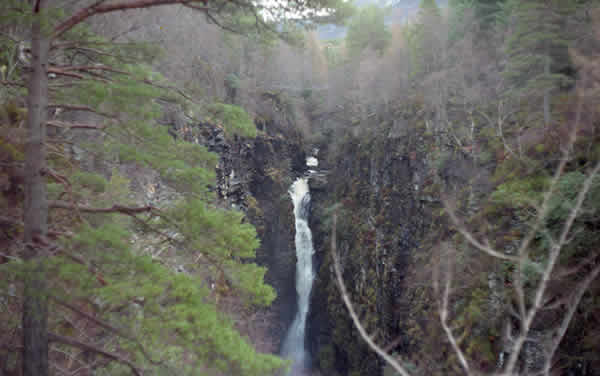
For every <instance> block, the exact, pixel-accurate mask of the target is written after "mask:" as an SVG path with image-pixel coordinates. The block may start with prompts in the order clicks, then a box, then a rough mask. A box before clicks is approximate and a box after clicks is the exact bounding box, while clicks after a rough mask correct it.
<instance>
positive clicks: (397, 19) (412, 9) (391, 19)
mask: <svg viewBox="0 0 600 376" xmlns="http://www.w3.org/2000/svg"><path fill="white" fill-rule="evenodd" d="M436 1H437V3H438V5H439V6H440V7H446V6H447V5H448V0H436ZM420 2H421V0H356V1H355V4H356V5H357V6H358V7H362V6H365V5H369V4H377V5H380V6H386V5H391V7H392V12H390V14H389V16H388V17H387V18H386V23H387V24H388V25H392V24H399V23H404V22H406V21H408V20H409V19H410V18H412V17H414V16H415V15H416V14H417V12H418V11H419V3H420ZM317 34H318V35H319V38H320V39H322V40H331V39H340V38H343V37H345V36H346V27H345V26H337V25H323V26H320V27H318V28H317Z"/></svg>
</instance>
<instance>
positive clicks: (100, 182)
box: [72, 171, 108, 193]
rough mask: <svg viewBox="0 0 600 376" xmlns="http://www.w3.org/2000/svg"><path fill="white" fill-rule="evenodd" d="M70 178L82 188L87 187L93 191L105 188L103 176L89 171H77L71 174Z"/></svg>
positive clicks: (106, 183) (102, 190) (96, 191)
mask: <svg viewBox="0 0 600 376" xmlns="http://www.w3.org/2000/svg"><path fill="white" fill-rule="evenodd" d="M72 180H73V181H74V182H76V184H78V185H79V186H81V187H82V188H83V187H85V188H88V189H89V190H90V191H92V192H93V193H102V192H104V191H105V190H106V186H107V185H108V182H107V181H106V179H105V178H104V176H102V175H100V174H95V173H91V172H84V171H78V172H76V173H75V174H73V176H72Z"/></svg>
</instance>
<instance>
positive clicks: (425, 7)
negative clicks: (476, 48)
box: [405, 0, 444, 75]
mask: <svg viewBox="0 0 600 376" xmlns="http://www.w3.org/2000/svg"><path fill="white" fill-rule="evenodd" d="M417 17H418V18H417V21H416V22H415V23H414V24H412V25H410V26H409V27H408V28H407V29H406V32H405V37H406V39H407V41H408V45H409V48H410V52H411V62H412V65H413V74H415V75H422V74H428V73H431V72H434V71H435V70H436V69H437V68H438V67H439V65H440V63H441V60H442V55H441V53H442V47H443V43H444V40H443V36H442V33H441V32H440V27H441V26H442V24H443V19H442V16H441V11H440V8H439V7H438V5H437V3H436V2H435V0H421V2H420V4H419V13H418V16H417Z"/></svg>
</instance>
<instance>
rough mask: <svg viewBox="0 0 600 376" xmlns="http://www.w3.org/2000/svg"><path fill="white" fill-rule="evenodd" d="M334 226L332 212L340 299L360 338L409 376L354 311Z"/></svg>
mask: <svg viewBox="0 0 600 376" xmlns="http://www.w3.org/2000/svg"><path fill="white" fill-rule="evenodd" d="M336 227H337V214H335V213H334V214H333V226H332V233H331V253H332V256H333V267H334V269H335V275H336V279H337V282H338V287H339V288H340V293H341V294H342V299H343V301H344V304H345V305H346V308H347V309H348V313H349V314H350V317H351V318H352V323H353V324H354V326H355V327H356V329H357V330H358V332H359V333H360V336H361V337H362V339H363V340H364V341H365V342H366V343H367V345H369V347H370V348H371V349H372V350H373V351H375V352H376V353H377V355H379V356H380V357H382V358H383V359H384V360H385V361H386V362H387V363H388V364H389V365H390V366H392V367H393V368H394V369H395V370H396V371H397V372H398V373H399V374H400V375H402V376H410V374H409V373H408V371H406V369H405V368H404V367H403V366H402V365H401V364H400V363H398V361H397V360H396V359H394V358H393V357H392V356H391V355H390V354H388V353H387V352H386V351H385V350H384V349H382V348H381V347H379V346H378V345H377V344H376V343H375V342H374V341H373V339H372V338H371V337H370V336H369V334H368V333H367V331H366V330H365V328H364V327H363V325H362V324H361V322H360V319H359V318H358V315H357V314H356V312H355V311H354V306H353V305H352V302H351V301H350V296H349V295H348V291H347V290H346V285H345V284H344V278H343V276H342V272H341V270H340V261H339V258H338V254H337V241H336Z"/></svg>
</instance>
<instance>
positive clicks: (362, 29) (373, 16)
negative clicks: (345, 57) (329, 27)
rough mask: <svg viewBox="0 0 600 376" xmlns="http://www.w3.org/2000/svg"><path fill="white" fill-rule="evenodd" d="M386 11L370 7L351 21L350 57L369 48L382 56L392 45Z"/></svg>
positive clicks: (347, 37) (348, 40) (348, 43)
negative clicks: (386, 23)
mask: <svg viewBox="0 0 600 376" xmlns="http://www.w3.org/2000/svg"><path fill="white" fill-rule="evenodd" d="M385 11H386V10H385V9H384V8H380V7H378V6H376V5H369V6H366V7H365V8H363V9H361V10H360V11H359V12H358V13H357V14H356V15H355V16H354V17H353V18H352V20H351V21H350V25H349V26H348V34H347V35H346V45H347V46H348V50H349V53H350V56H357V55H359V54H360V53H361V52H362V51H363V50H364V49H366V48H367V47H369V48H371V49H373V50H374V51H375V52H377V53H378V54H379V55H381V54H382V53H383V52H384V51H385V49H386V47H387V46H388V45H389V43H390V39H391V33H390V31H389V30H388V27H387V26H386V25H385Z"/></svg>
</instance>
